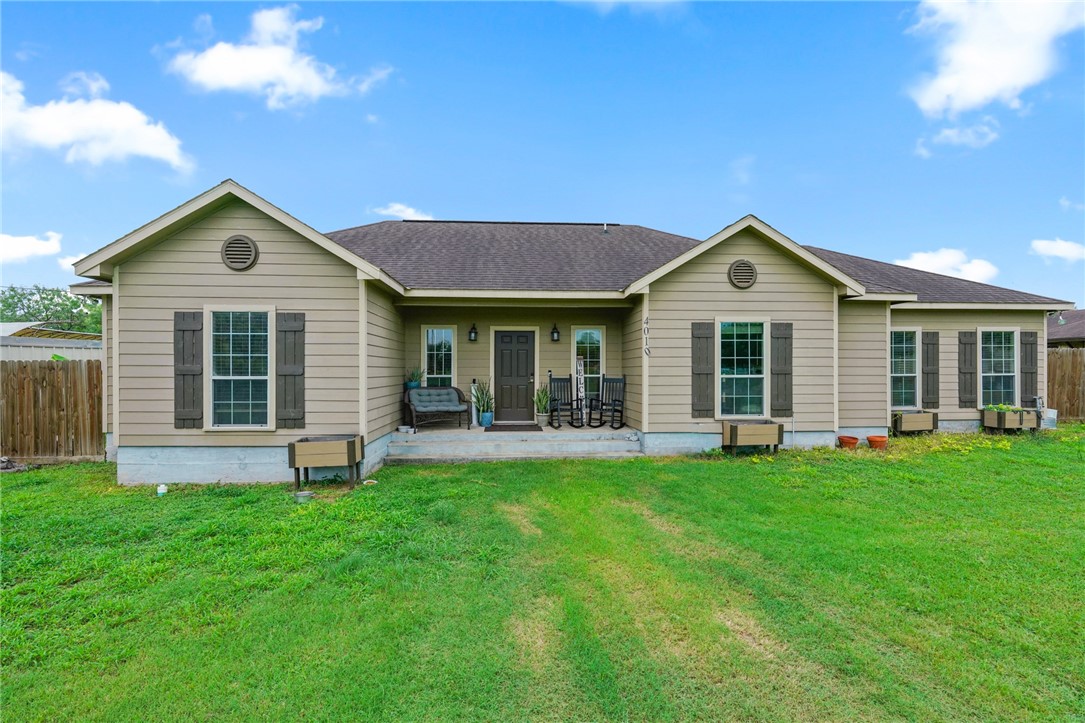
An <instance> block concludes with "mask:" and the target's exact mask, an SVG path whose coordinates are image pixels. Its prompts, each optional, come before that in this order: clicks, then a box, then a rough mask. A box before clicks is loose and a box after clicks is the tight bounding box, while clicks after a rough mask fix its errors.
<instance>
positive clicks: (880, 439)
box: [866, 434, 889, 449]
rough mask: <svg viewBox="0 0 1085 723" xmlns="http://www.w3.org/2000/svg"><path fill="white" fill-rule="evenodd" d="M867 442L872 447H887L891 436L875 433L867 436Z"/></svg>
mask: <svg viewBox="0 0 1085 723" xmlns="http://www.w3.org/2000/svg"><path fill="white" fill-rule="evenodd" d="M866 443H867V444H869V445H870V448H871V449H885V448H886V447H888V446H889V437H886V436H885V435H883V434H873V435H871V436H869V437H867V438H866Z"/></svg>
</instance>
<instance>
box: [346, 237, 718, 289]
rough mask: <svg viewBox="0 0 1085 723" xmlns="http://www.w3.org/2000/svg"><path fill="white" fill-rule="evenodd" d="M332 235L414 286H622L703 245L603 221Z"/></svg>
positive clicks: (694, 241) (448, 287)
mask: <svg viewBox="0 0 1085 723" xmlns="http://www.w3.org/2000/svg"><path fill="white" fill-rule="evenodd" d="M325 235H326V236H327V237H328V238H330V239H331V240H332V241H334V242H336V243H337V244H339V245H340V246H342V247H343V248H345V249H347V250H348V251H351V252H353V253H355V254H357V255H358V256H361V257H362V258H363V259H365V260H366V261H369V262H370V263H372V264H375V265H377V266H379V267H380V268H382V269H384V271H386V272H387V273H388V274H389V275H390V276H392V278H394V279H395V280H396V281H398V282H399V283H401V284H403V285H404V286H406V287H407V288H412V289H516V290H546V291H620V290H621V289H624V288H625V287H626V286H628V285H629V284H631V283H633V282H634V281H636V280H637V279H639V278H641V277H642V276H646V275H647V274H649V273H651V272H652V271H655V270H656V269H658V268H659V267H660V266H662V265H664V264H665V263H667V262H668V261H670V260H671V259H673V258H675V257H677V256H681V255H682V254H683V253H685V252H686V251H688V250H689V249H691V248H693V247H694V246H696V245H697V244H698V243H700V242H699V241H697V240H695V239H691V238H686V237H684V236H676V235H674V234H669V233H664V232H662V231H656V230H654V229H650V228H645V227H643V226H627V225H619V224H606V225H605V229H604V224H601V223H591V224H588V223H503V222H483V221H381V222H379V223H374V224H370V225H368V226H358V227H356V228H348V229H344V230H342V231H333V232H331V233H328V234H325Z"/></svg>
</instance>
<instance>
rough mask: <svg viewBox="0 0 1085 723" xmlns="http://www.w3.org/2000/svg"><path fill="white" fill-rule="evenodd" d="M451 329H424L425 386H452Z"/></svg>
mask: <svg viewBox="0 0 1085 723" xmlns="http://www.w3.org/2000/svg"><path fill="white" fill-rule="evenodd" d="M452 344H453V336H452V329H450V328H444V329H426V361H425V370H424V371H425V373H426V386H427V387H450V386H452Z"/></svg>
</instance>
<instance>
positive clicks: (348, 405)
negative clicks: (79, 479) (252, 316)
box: [116, 201, 359, 446]
mask: <svg viewBox="0 0 1085 723" xmlns="http://www.w3.org/2000/svg"><path fill="white" fill-rule="evenodd" d="M235 233H242V234H246V235H248V236H250V237H252V238H253V240H255V241H256V243H257V244H258V245H259V247H260V260H259V262H258V263H257V264H256V266H255V267H254V268H252V269H250V270H249V271H245V272H235V271H231V270H230V269H228V268H227V267H226V266H225V265H224V264H223V263H222V260H221V258H220V247H221V245H222V242H223V241H224V240H225V239H226V238H227V237H229V236H230V235H232V234H235ZM119 271H120V275H119V286H120V288H119V294H120V308H119V310H120V326H119V329H118V330H116V331H119V334H120V339H121V346H120V376H121V380H120V390H121V391H120V394H119V396H118V403H119V405H120V430H119V431H120V437H121V439H120V442H121V444H122V445H125V446H128V445H134V446H157V445H164V446H182V445H192V444H199V445H216V446H235V445H236V446H278V445H283V444H285V443H286V442H288V441H289V440H291V439H295V438H297V437H299V436H304V435H313V434H346V433H357V432H358V427H359V412H358V406H359V404H358V400H359V396H358V378H359V371H358V348H359V347H358V327H359V324H358V296H359V294H358V281H357V276H356V272H355V269H354V268H353V267H351V266H350V265H348V264H346V263H344V262H343V261H341V260H339V259H337V258H335V257H334V256H332V255H331V254H329V253H328V252H326V251H324V250H323V249H321V248H319V247H317V246H316V245H314V244H313V243H312V242H311V241H308V240H307V239H305V238H303V237H302V236H300V235H298V234H297V233H295V232H293V231H291V230H290V229H288V228H286V227H285V226H283V225H282V224H280V223H279V222H278V221H275V220H274V219H272V218H270V217H269V216H267V215H265V214H263V213H261V212H260V211H257V210H256V209H254V208H252V207H251V206H249V205H248V204H245V203H243V202H240V201H238V202H235V203H232V204H230V205H228V206H226V207H224V208H222V209H219V210H218V211H215V212H214V213H213V214H211V215H210V216H207V217H205V218H203V219H201V220H199V221H197V222H195V223H193V224H192V225H190V226H188V227H187V228H185V229H183V230H181V231H179V232H177V233H176V234H174V235H173V236H171V237H169V238H167V239H165V240H164V241H162V242H161V243H159V244H157V245H156V246H154V247H153V248H151V249H148V250H147V251H145V252H143V253H141V254H139V255H138V256H136V257H134V258H132V259H129V260H126V261H125V262H124V263H123V264H122V265H121V266H120V268H119ZM205 304H217V305H231V304H237V305H271V306H274V307H275V309H276V311H293V312H304V313H305V354H306V369H305V395H306V414H305V428H304V430H301V429H283V430H278V431H274V432H242V431H238V432H226V431H203V430H199V429H174V427H173V312H174V311H197V310H202V309H203V308H204V305H205Z"/></svg>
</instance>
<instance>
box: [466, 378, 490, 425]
mask: <svg viewBox="0 0 1085 723" xmlns="http://www.w3.org/2000/svg"><path fill="white" fill-rule="evenodd" d="M471 403H472V404H474V405H475V409H476V410H477V411H478V423H479V424H480V425H481V426H483V427H489V426H491V425H492V424H493V423H494V393H493V391H491V390H490V383H489V382H477V383H476V384H475V386H474V388H473V389H472V390H471Z"/></svg>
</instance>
